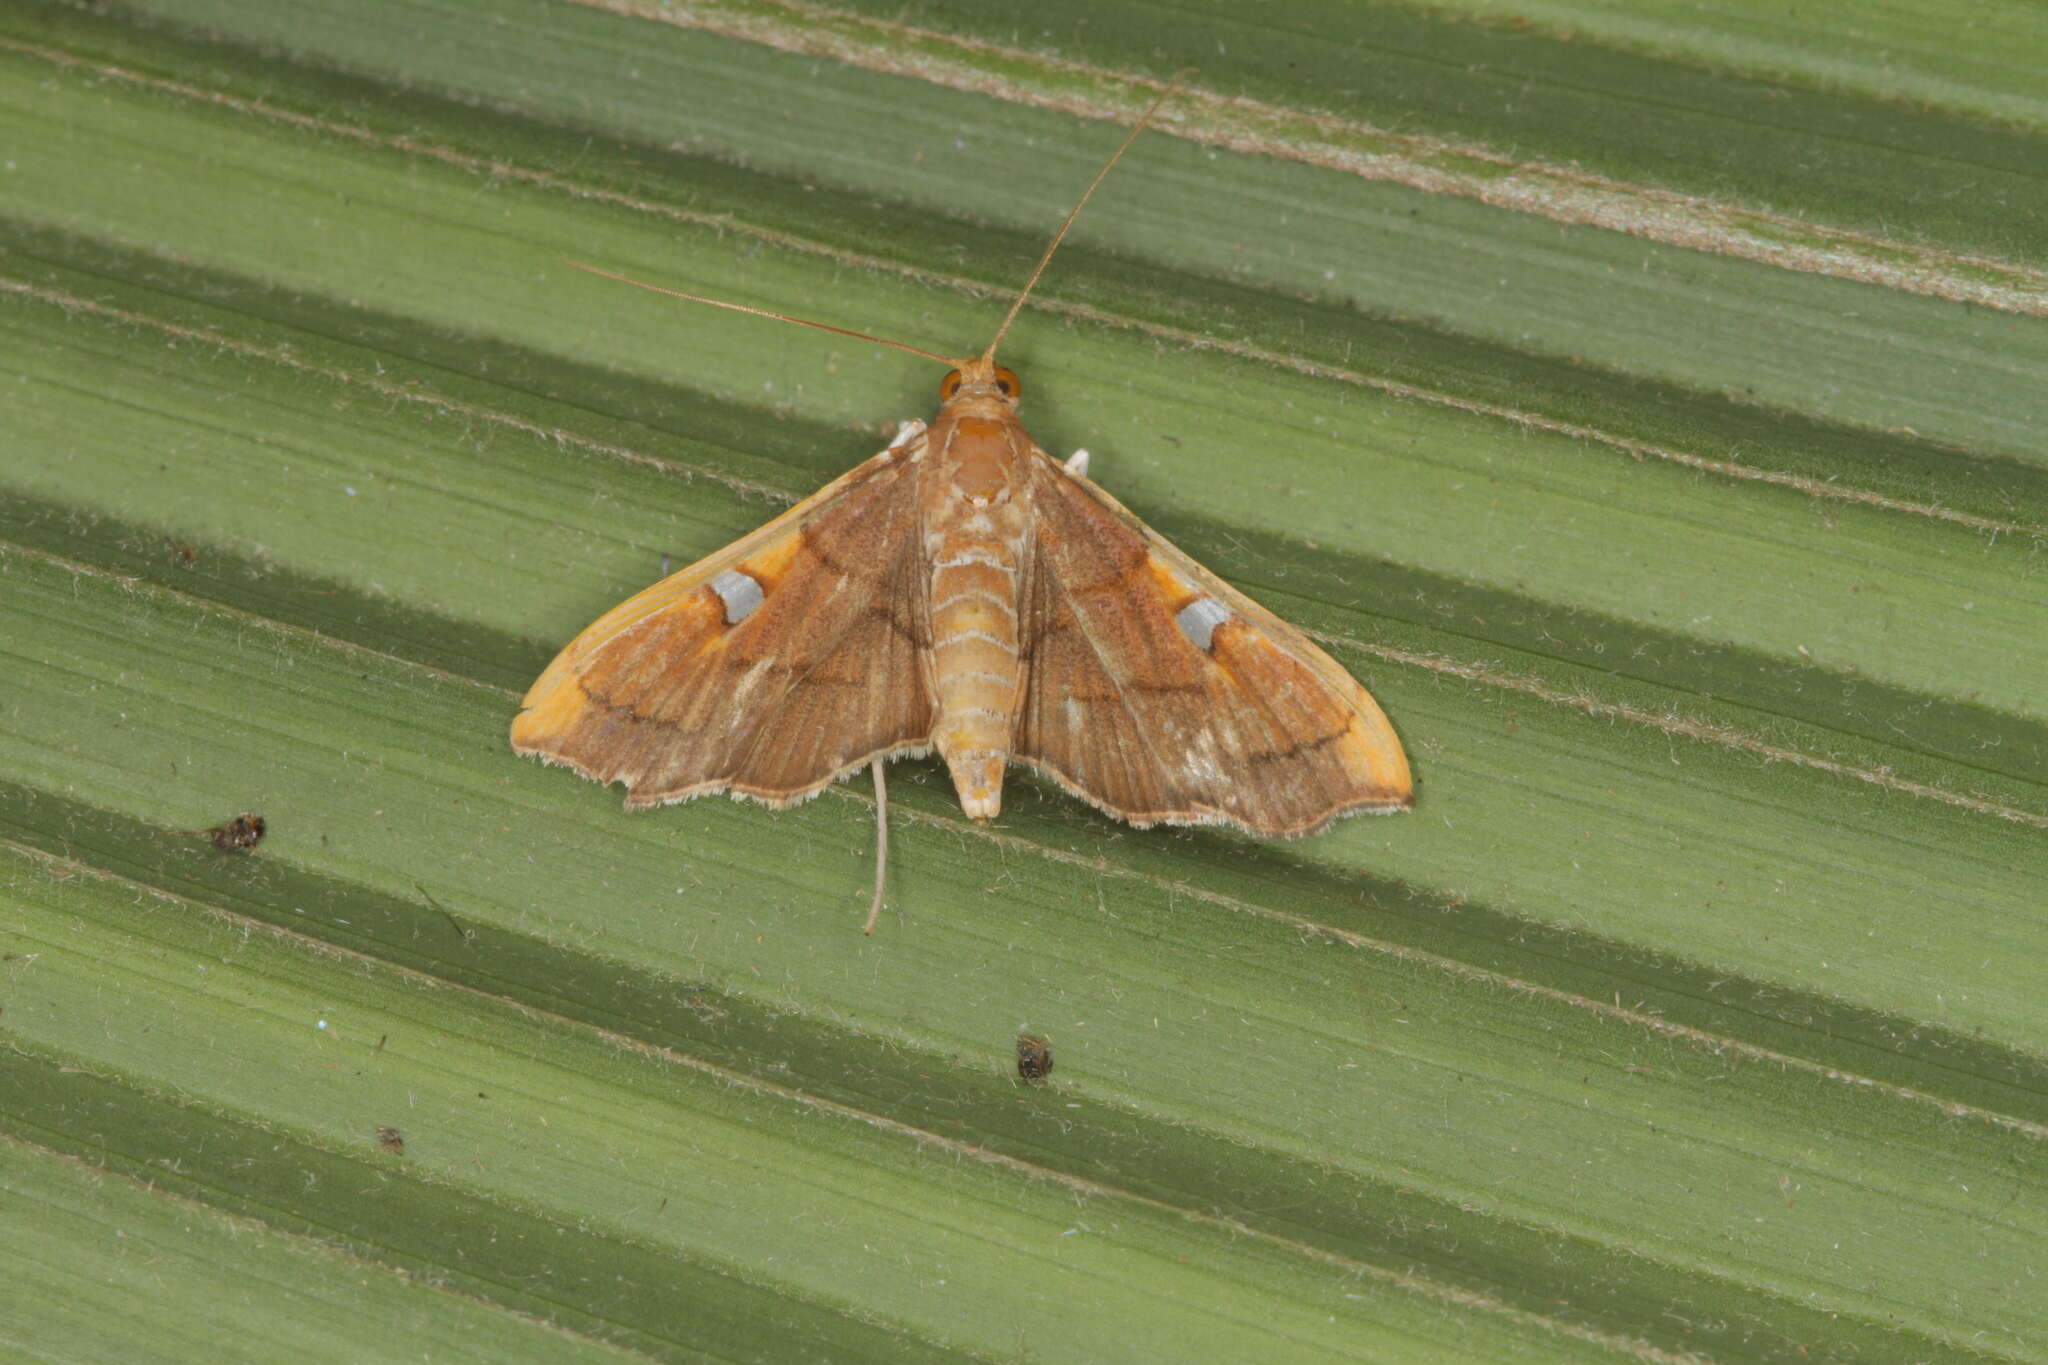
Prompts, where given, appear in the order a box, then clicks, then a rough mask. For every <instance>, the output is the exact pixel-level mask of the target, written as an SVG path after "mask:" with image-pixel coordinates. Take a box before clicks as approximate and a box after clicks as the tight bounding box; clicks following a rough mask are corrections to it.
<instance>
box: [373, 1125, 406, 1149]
mask: <svg viewBox="0 0 2048 1365" xmlns="http://www.w3.org/2000/svg"><path fill="white" fill-rule="evenodd" d="M377 1144H378V1145H379V1146H381V1147H382V1148H383V1149H384V1150H385V1151H387V1152H402V1151H404V1150H405V1135H404V1134H403V1133H401V1132H399V1131H398V1130H397V1129H396V1128H379V1129H378V1130H377Z"/></svg>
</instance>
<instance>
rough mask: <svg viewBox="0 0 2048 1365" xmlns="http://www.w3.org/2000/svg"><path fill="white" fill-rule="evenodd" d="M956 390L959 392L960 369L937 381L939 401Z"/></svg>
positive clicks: (948, 396) (945, 398)
mask: <svg viewBox="0 0 2048 1365" xmlns="http://www.w3.org/2000/svg"><path fill="white" fill-rule="evenodd" d="M958 392H960V371H958V370H955V371H953V372H952V373H951V374H949V375H947V376H946V377H945V378H944V379H942V380H940V381H939V401H940V402H941V403H943V402H945V401H946V400H947V399H949V398H951V397H952V396H953V395H954V394H956V393H958Z"/></svg>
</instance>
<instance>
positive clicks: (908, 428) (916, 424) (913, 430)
mask: <svg viewBox="0 0 2048 1365" xmlns="http://www.w3.org/2000/svg"><path fill="white" fill-rule="evenodd" d="M922 435H924V423H922V422H920V421H918V420H917V419H916V418H915V417H912V418H910V419H909V420H908V421H899V422H897V423H896V437H895V439H894V440H892V441H890V442H889V449H891V450H894V449H896V447H898V446H902V445H908V444H910V443H911V442H912V441H915V440H916V439H917V438H918V437H920V436H922Z"/></svg>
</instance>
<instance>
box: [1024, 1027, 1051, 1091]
mask: <svg viewBox="0 0 2048 1365" xmlns="http://www.w3.org/2000/svg"><path fill="white" fill-rule="evenodd" d="M1051 1074H1052V1044H1050V1043H1048V1042H1046V1041H1045V1039H1043V1038H1041V1037H1039V1036H1038V1035H1037V1034H1035V1033H1020V1034H1018V1035H1017V1075H1018V1076H1019V1077H1021V1078H1022V1079H1024V1080H1027V1081H1042V1080H1044V1079H1045V1078H1046V1077H1047V1076H1049V1075H1051Z"/></svg>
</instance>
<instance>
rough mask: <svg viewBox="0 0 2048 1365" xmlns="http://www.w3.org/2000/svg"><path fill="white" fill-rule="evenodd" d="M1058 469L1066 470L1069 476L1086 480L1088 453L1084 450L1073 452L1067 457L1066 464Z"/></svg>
mask: <svg viewBox="0 0 2048 1365" xmlns="http://www.w3.org/2000/svg"><path fill="white" fill-rule="evenodd" d="M1060 467H1061V468H1062V469H1064V470H1066V471H1067V472H1068V473H1069V474H1072V475H1075V476H1076V477H1078V478H1083V479H1085V478H1087V477H1088V452H1087V451H1085V450H1077V451H1075V452H1074V453H1073V454H1071V455H1069V456H1067V462H1066V463H1065V464H1064V465H1062V466H1060Z"/></svg>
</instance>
